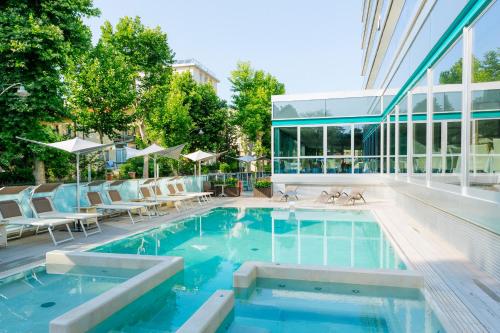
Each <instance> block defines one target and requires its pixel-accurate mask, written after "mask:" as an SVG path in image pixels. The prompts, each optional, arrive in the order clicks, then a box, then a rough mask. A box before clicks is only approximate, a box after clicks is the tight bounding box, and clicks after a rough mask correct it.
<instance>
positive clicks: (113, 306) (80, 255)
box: [46, 250, 184, 333]
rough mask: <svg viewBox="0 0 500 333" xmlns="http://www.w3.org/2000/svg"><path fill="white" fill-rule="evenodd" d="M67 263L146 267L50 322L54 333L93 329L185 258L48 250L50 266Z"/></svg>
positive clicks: (180, 265)
mask: <svg viewBox="0 0 500 333" xmlns="http://www.w3.org/2000/svg"><path fill="white" fill-rule="evenodd" d="M68 264H73V265H75V266H78V265H81V266H86V265H87V266H88V265H92V266H94V267H95V266H97V267H108V268H110V267H111V268H122V269H123V268H128V269H145V270H144V271H143V272H141V273H139V274H137V275H135V276H133V277H131V278H130V279H128V280H126V281H124V282H122V283H120V284H118V285H116V286H114V287H113V288H111V289H109V290H107V291H105V292H104V293H102V294H100V295H98V296H96V297H94V298H92V299H90V300H88V301H87V302H84V303H82V304H80V305H78V306H76V307H74V308H72V309H70V310H69V311H67V312H65V313H63V314H62V315H60V316H58V317H56V318H54V319H52V320H51V321H50V322H49V331H50V332H51V333H79V332H86V331H88V330H90V329H92V328H93V327H95V326H97V325H98V324H99V323H101V322H103V321H104V320H106V319H107V318H108V317H110V316H111V315H113V314H114V313H116V312H118V311H120V310H121V309H123V308H124V307H125V306H127V305H128V304H130V303H132V302H133V301H135V300H136V299H138V298H139V297H141V296H142V295H144V294H145V293H146V292H148V291H150V290H151V289H153V288H154V287H156V286H158V285H159V284H160V283H162V282H164V281H165V280H167V279H169V278H170V277H171V276H173V275H174V274H176V273H177V272H179V271H180V270H182V269H183V268H184V259H183V258H182V257H168V256H165V257H155V256H136V255H123V254H117V255H113V254H111V255H110V254H109V253H92V252H65V251H59V250H56V251H51V252H48V253H47V257H46V265H47V267H50V266H51V265H68ZM60 273H64V272H60Z"/></svg>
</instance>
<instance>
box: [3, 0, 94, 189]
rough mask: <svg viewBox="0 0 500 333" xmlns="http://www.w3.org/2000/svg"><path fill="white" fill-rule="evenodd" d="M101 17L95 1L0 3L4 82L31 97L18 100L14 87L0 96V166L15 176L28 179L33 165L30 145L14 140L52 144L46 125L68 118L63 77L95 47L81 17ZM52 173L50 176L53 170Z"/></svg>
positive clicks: (61, 0)
mask: <svg viewBox="0 0 500 333" xmlns="http://www.w3.org/2000/svg"><path fill="white" fill-rule="evenodd" d="M98 13H99V11H98V10H97V9H95V8H94V7H93V5H92V1H91V0H74V1H66V0H51V1H18V0H5V1H2V2H0V59H1V61H0V78H1V80H0V81H1V82H0V84H2V85H3V84H7V85H8V84H12V83H17V82H20V83H22V84H23V85H24V86H25V87H26V89H27V90H28V92H29V93H30V96H29V97H27V98H26V99H20V98H18V97H17V96H16V95H15V91H16V89H10V90H9V91H8V92H6V93H4V94H3V95H1V96H0V119H2V131H1V133H0V155H1V156H2V157H1V159H0V164H1V166H2V168H4V169H5V170H7V171H9V172H12V174H13V175H21V174H22V175H25V170H27V167H28V166H29V165H31V164H32V162H33V152H32V151H31V149H30V148H28V147H32V145H26V144H25V143H22V142H20V141H19V140H16V139H15V137H16V136H23V137H28V138H31V139H36V140H41V141H48V140H49V139H50V137H49V135H50V131H48V130H47V127H46V126H45V125H44V124H46V123H49V122H54V121H60V120H62V119H63V118H67V117H68V116H69V113H68V109H66V108H65V106H64V103H63V95H64V94H65V92H66V85H65V82H64V81H63V80H61V77H63V75H64V74H65V72H66V71H67V70H68V66H67V64H68V61H69V60H71V59H75V58H77V57H79V56H80V55H81V54H82V53H84V52H86V50H87V49H88V48H89V47H90V45H91V44H90V36H91V33H90V29H89V28H88V27H87V26H85V25H84V24H83V20H82V17H90V16H95V15H98ZM1 88H6V86H3V87H1ZM0 90H3V89H0ZM39 149H40V147H39ZM42 150H43V151H45V150H46V149H40V150H39V151H42ZM47 151H48V150H47ZM49 154H50V153H49ZM45 157H50V156H49V155H46V156H45ZM42 160H46V159H42ZM46 161H48V160H46ZM16 169H19V170H18V171H16ZM48 171H49V172H52V171H50V167H49V168H48ZM53 172H55V173H58V172H59V171H53ZM15 177H17V176H15ZM21 178H22V177H20V178H19V179H21ZM30 180H31V179H30Z"/></svg>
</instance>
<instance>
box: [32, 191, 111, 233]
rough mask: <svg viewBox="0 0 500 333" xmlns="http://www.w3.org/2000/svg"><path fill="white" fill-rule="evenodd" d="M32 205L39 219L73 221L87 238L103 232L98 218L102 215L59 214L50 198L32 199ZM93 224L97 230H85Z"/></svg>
mask: <svg viewBox="0 0 500 333" xmlns="http://www.w3.org/2000/svg"><path fill="white" fill-rule="evenodd" d="M30 205H31V208H32V209H33V212H34V213H35V215H36V216H37V217H40V218H49V219H50V218H59V219H72V220H75V221H77V223H78V224H79V225H80V227H81V228H82V231H83V234H84V235H85V237H88V236H90V235H94V234H97V233H99V232H101V226H100V225H99V221H98V218H99V217H101V216H102V215H101V214H97V213H70V212H59V211H57V210H56V209H55V208H54V203H53V202H52V200H51V198H49V197H36V198H31V202H30ZM91 223H94V224H95V226H96V229H97V230H95V231H92V232H88V231H87V229H86V228H85V224H86V225H87V228H88V226H89V224H91Z"/></svg>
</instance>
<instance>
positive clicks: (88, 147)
mask: <svg viewBox="0 0 500 333" xmlns="http://www.w3.org/2000/svg"><path fill="white" fill-rule="evenodd" d="M17 138H18V139H20V140H24V141H27V142H31V143H36V144H38V145H42V146H46V147H50V148H55V149H59V150H64V151H67V152H68V153H73V154H76V207H77V211H78V212H79V211H80V155H84V154H88V153H91V152H94V151H97V150H101V149H104V148H106V147H110V146H113V145H114V143H108V144H100V143H96V142H92V141H88V140H84V139H80V138H78V137H76V138H73V139H70V140H65V141H59V142H54V143H45V142H40V141H35V140H30V139H25V138H21V137H17Z"/></svg>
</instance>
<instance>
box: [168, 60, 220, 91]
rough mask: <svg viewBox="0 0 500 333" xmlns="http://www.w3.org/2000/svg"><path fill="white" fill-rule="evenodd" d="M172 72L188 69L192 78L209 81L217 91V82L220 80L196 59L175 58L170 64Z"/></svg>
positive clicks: (203, 81) (204, 81)
mask: <svg viewBox="0 0 500 333" xmlns="http://www.w3.org/2000/svg"><path fill="white" fill-rule="evenodd" d="M172 68H173V70H174V72H176V73H182V72H186V71H189V72H190V73H191V76H192V77H193V79H194V80H195V81H196V82H198V83H210V84H211V85H212V87H214V89H215V91H216V92H217V84H218V83H219V82H220V81H219V79H217V77H216V76H215V74H214V73H213V72H212V71H210V70H209V69H208V68H207V67H205V66H204V65H202V64H201V63H200V62H199V61H198V60H196V59H185V60H177V61H175V63H174V64H173V65H172Z"/></svg>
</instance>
